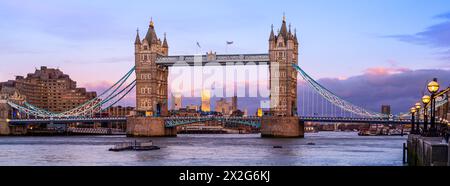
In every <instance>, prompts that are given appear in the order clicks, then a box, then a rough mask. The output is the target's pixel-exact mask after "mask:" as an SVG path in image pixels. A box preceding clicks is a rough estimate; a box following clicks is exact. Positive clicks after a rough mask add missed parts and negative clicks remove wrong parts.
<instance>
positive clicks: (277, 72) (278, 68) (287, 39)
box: [269, 17, 298, 116]
mask: <svg viewBox="0 0 450 186" xmlns="http://www.w3.org/2000/svg"><path fill="white" fill-rule="evenodd" d="M269 57H270V65H269V71H270V112H271V114H272V115H274V116H296V115H297V71H296V69H295V68H294V67H293V66H292V64H297V62H298V40H297V34H295V33H294V34H292V32H291V26H290V25H289V30H288V29H287V27H286V19H285V18H284V17H283V22H282V26H281V29H280V30H279V32H278V35H277V36H275V34H274V32H273V26H272V31H271V33H270V37H269Z"/></svg>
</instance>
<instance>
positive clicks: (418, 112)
mask: <svg viewBox="0 0 450 186" xmlns="http://www.w3.org/2000/svg"><path fill="white" fill-rule="evenodd" d="M414 106H415V107H416V113H417V114H416V117H417V124H416V132H417V133H419V132H420V108H422V104H420V102H417V103H416V104H415V105H414Z"/></svg>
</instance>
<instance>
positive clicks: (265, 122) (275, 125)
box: [261, 116, 305, 138]
mask: <svg viewBox="0 0 450 186" xmlns="http://www.w3.org/2000/svg"><path fill="white" fill-rule="evenodd" d="M304 134H305V124H304V122H303V121H301V120H300V119H299V118H298V117H281V116H264V117H262V118H261V137H263V138H264V137H268V138H303V137H304Z"/></svg>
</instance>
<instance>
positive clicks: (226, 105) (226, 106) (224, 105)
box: [214, 98, 234, 116]
mask: <svg viewBox="0 0 450 186" xmlns="http://www.w3.org/2000/svg"><path fill="white" fill-rule="evenodd" d="M214 110H215V111H216V112H220V113H222V115H224V116H229V115H231V114H232V113H233V111H234V110H233V104H232V103H231V102H228V101H227V99H225V98H220V99H219V100H217V101H216V106H215V109H214Z"/></svg>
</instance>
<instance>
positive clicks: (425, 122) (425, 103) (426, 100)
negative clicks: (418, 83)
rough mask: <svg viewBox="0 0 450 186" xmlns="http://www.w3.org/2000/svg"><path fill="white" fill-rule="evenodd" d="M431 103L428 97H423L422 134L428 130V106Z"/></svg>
mask: <svg viewBox="0 0 450 186" xmlns="http://www.w3.org/2000/svg"><path fill="white" fill-rule="evenodd" d="M430 101H431V97H430V96H429V95H424V96H423V97H422V103H423V132H424V133H425V132H427V130H428V129H427V128H428V110H427V109H428V108H427V106H428V104H429V103H430Z"/></svg>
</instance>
